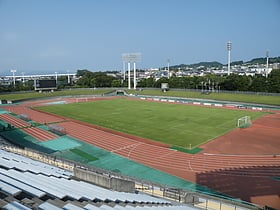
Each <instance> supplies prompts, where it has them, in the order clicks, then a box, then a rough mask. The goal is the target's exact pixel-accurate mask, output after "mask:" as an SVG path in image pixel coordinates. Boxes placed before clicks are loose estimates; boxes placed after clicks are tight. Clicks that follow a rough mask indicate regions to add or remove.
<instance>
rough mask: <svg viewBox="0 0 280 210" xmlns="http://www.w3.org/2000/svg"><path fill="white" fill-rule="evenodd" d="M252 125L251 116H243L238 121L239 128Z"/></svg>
mask: <svg viewBox="0 0 280 210" xmlns="http://www.w3.org/2000/svg"><path fill="white" fill-rule="evenodd" d="M251 125H252V121H251V117H250V116H244V117H241V118H239V119H238V121H237V126H238V128H248V127H249V126H251Z"/></svg>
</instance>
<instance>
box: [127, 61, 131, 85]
mask: <svg viewBox="0 0 280 210" xmlns="http://www.w3.org/2000/svg"><path fill="white" fill-rule="evenodd" d="M127 68H128V89H130V88H131V84H130V61H129V62H128V64H127Z"/></svg>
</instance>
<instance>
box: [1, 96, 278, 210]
mask: <svg viewBox="0 0 280 210" xmlns="http://www.w3.org/2000/svg"><path fill="white" fill-rule="evenodd" d="M120 92H121V94H120ZM109 103H115V104H116V103H119V104H120V107H121V108H123V109H124V110H127V109H129V108H130V107H131V106H130V107H129V106H128V105H129V104H130V103H131V104H133V106H135V103H139V104H140V103H141V104H144V105H143V107H144V108H141V109H140V107H136V108H137V109H136V110H135V111H134V113H133V112H132V113H131V112H128V111H127V112H120V111H118V109H117V107H116V105H115V104H114V105H113V106H115V108H116V109H114V108H110V107H109V108H108V109H106V108H107V107H106V106H107V104H109ZM126 105H127V107H126ZM154 105H156V107H155V108H154V109H153V110H152V113H154V114H153V115H151V114H150V116H151V119H148V121H145V123H146V126H143V127H147V130H144V129H141V131H143V130H144V131H145V132H144V133H143V134H140V133H139V135H138V133H137V132H140V131H138V130H137V128H139V125H137V124H135V126H134V124H132V123H131V124H129V125H127V126H124V127H127V130H128V131H127V132H126V130H121V129H118V128H116V127H114V126H115V125H113V123H112V122H110V121H113V120H110V119H111V118H110V116H112V115H115V114H116V116H117V118H114V121H117V120H116V119H118V118H120V116H123V115H124V116H125V118H130V117H131V115H133V116H132V119H134V120H135V121H137V119H135V116H137V117H138V118H139V121H140V118H141V115H142V116H145V113H146V112H145V110H148V109H149V111H151V110H150V109H151V107H152V106H154ZM165 105H168V107H167V108H168V109H173V108H174V106H176V109H177V110H178V109H179V108H178V107H180V109H182V110H185V109H191V108H192V107H200V108H202V109H203V110H206V111H207V112H205V113H206V114H203V117H201V116H194V118H188V117H190V116H188V117H184V118H182V119H183V120H182V122H181V124H180V123H179V124H178V123H177V124H176V125H173V127H172V126H170V125H169V124H168V122H169V121H171V120H170V117H169V116H166V115H164V114H163V113H159V114H156V113H157V112H156V111H157V110H158V109H159V108H158V106H165ZM65 106H69V107H70V108H71V106H73V107H72V111H71V114H69V112H68V113H67V112H65V113H64V114H63V112H62V109H61V110H60V112H59V113H61V114H58V113H56V111H49V109H50V108H51V107H62V108H63V109H64V107H65ZM86 106H91V108H92V112H93V113H95V115H93V117H96V119H95V120H96V122H97V121H98V120H100V124H99V123H96V124H95V123H94V124H92V123H89V122H87V121H83V120H80V119H78V118H76V117H75V116H79V115H85V116H84V117H88V116H89V117H90V118H92V115H91V114H90V113H86V114H84V113H83V112H82V111H83V109H85V107H86ZM98 106H100V107H102V108H103V109H104V110H105V111H106V113H105V112H104V113H101V111H100V109H98ZM177 106H178V107H177ZM47 109H48V111H46V110H47ZM95 109H96V112H94V110H95ZM73 110H74V111H73ZM279 110H280V108H279V107H277V106H265V105H256V104H247V103H235V102H224V101H214V100H202V99H186V98H176V97H160V96H144V95H132V94H129V95H128V94H126V92H122V91H111V92H109V93H107V94H102V95H87V96H75V97H74V96H65V97H55V98H50V97H48V98H42V99H33V100H25V101H14V102H11V101H8V102H7V103H5V104H2V105H0V137H1V150H0V156H1V158H0V166H1V167H0V195H1V197H0V208H2V209H225V210H226V209H232V210H233V209H280V190H279V189H280V182H279V180H280V152H279V151H280V144H279V139H280V129H279V127H280V112H279ZM224 111H226V112H225V113H226V114H223V112H224ZM136 112H137V113H136ZM199 112H202V111H199ZM98 113H99V114H100V116H101V117H100V116H99V115H98ZM149 113H151V112H149ZM183 113H184V112H183V111H182V112H180V113H177V115H178V118H179V117H180V115H183ZM211 113H212V114H213V116H214V117H215V118H217V122H219V123H220V124H219V125H213V124H216V121H215V123H214V121H211V120H213V118H211V117H210V115H211ZM218 113H221V116H224V115H227V117H229V118H232V117H231V115H230V114H231V113H233V114H235V115H234V116H235V118H233V119H231V120H230V122H231V123H234V124H235V127H234V128H231V129H229V128H228V127H227V123H226V122H227V121H226V120H227V119H224V118H222V117H221V116H219V115H218ZM107 114H108V115H107ZM118 114H119V115H118ZM134 114H135V115H134ZM154 115H162V116H163V117H165V118H161V119H164V120H163V121H162V123H160V126H156V125H153V124H154V122H155V120H156V119H154V118H153V117H154ZM201 115H202V113H201ZM250 115H251V117H250ZM102 116H103V118H102ZM211 116H212V115H211ZM180 119H181V118H180ZM190 119H191V120H190ZM193 119H195V120H193ZM102 120H103V121H102ZM183 121H184V122H183ZM188 121H197V122H196V123H197V124H196V126H195V127H191V124H187V123H186V122H188ZM205 121H207V123H205V124H206V125H208V126H206V127H200V126H197V125H200V124H203V122H205ZM98 122H99V121H98ZM102 122H103V123H107V124H108V125H111V124H112V126H103V124H102ZM120 123H122V122H121V121H119V122H118V121H117V124H120ZM185 123H186V124H185ZM190 123H191V122H190ZM165 124H167V126H168V127H167V128H166V127H164V125H165ZM181 125H184V126H181ZM188 126H189V127H188ZM134 127H135V128H134ZM161 127H162V129H161ZM221 128H223V129H221ZM130 129H131V130H132V129H135V133H130V132H129V130H130ZM157 129H161V130H160V132H158V131H157V133H162V135H161V136H160V135H159V136H155V137H150V138H149V136H151V135H152V134H153V131H154V130H157ZM166 130H167V131H166ZM180 130H182V132H183V131H185V132H187V133H189V135H190V136H191V137H193V141H191V140H190V141H183V143H180V142H179V141H178V143H177V142H176V141H175V140H174V144H171V143H170V142H165V141H160V139H164V138H166V139H168V138H170V139H171V140H172V138H174V136H177V133H178V135H180V132H178V131H180ZM212 131H213V132H212ZM166 132H167V133H166ZM168 133H169V136H167V134H168ZM175 133H176V135H175ZM204 133H211V136H203V135H202V137H203V138H202V140H201V139H199V138H198V137H197V139H196V136H199V134H204ZM146 134H147V135H146ZM184 135H187V134H186V133H182V136H184ZM191 137H186V138H188V139H189V138H191ZM178 139H179V137H178ZM175 142H176V143H175Z"/></svg>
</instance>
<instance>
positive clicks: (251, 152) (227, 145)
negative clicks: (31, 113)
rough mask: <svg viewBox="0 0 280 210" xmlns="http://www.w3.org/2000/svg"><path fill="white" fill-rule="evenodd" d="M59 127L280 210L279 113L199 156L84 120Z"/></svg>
mask: <svg viewBox="0 0 280 210" xmlns="http://www.w3.org/2000/svg"><path fill="white" fill-rule="evenodd" d="M46 115H47V114H43V115H41V117H44V116H46ZM46 119H47V118H46ZM68 120H69V119H68ZM58 125H60V126H62V127H64V128H65V129H66V132H67V134H69V135H71V136H73V137H75V138H78V139H81V140H83V141H86V142H88V143H90V144H93V145H95V146H98V147H101V148H103V149H106V150H108V151H111V152H114V153H116V154H119V155H122V156H124V157H127V158H129V159H132V160H135V161H137V162H140V163H142V164H144V165H147V166H151V167H153V168H156V169H159V170H162V171H165V172H167V173H170V174H173V175H175V176H178V177H181V178H184V179H187V180H191V181H194V182H196V183H198V184H202V185H205V186H208V187H210V188H212V189H215V190H217V191H220V192H223V193H226V194H229V195H231V196H234V197H236V198H241V199H242V200H245V201H249V202H254V203H256V204H260V205H270V206H272V207H274V208H278V207H279V208H280V197H279V189H280V183H279V181H276V180H273V179H272V177H280V156H279V154H280V153H279V151H280V150H279V145H280V144H279V137H280V135H279V134H280V133H278V132H279V130H280V129H279V127H280V117H279V113H278V114H275V115H269V116H266V117H264V118H263V121H262V120H257V121H255V122H254V124H253V126H251V127H250V128H247V129H236V130H235V131H233V132H231V133H230V134H226V135H224V136H223V137H221V138H218V139H216V140H214V141H211V142H209V143H207V144H205V145H203V148H204V151H203V152H204V153H200V154H195V155H191V154H186V153H182V152H179V151H175V150H171V149H169V148H166V147H162V146H156V145H152V144H149V143H147V142H142V141H137V139H134V138H130V137H128V136H122V135H121V134H120V135H116V133H115V134H113V133H111V132H109V131H107V132H105V131H102V130H99V129H96V128H93V127H91V126H87V125H85V124H84V123H83V124H82V123H78V121H75V122H62V123H59V124H58ZM273 154H276V155H273ZM277 154H278V155H277Z"/></svg>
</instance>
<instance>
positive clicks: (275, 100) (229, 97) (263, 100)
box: [0, 88, 280, 106]
mask: <svg viewBox="0 0 280 210" xmlns="http://www.w3.org/2000/svg"><path fill="white" fill-rule="evenodd" d="M116 89H117V88H116ZM112 90H113V89H69V90H62V91H55V92H53V93H38V92H22V93H11V94H1V95H0V99H6V100H12V101H17V100H24V99H34V98H46V97H56V96H76V95H101V94H104V93H107V92H110V91H112ZM128 92H129V93H137V94H142V95H151V96H172V97H183V98H203V99H213V100H223V101H238V102H246V103H257V104H267V105H278V106H280V96H267V95H256V94H252V95H250V94H230V93H211V94H209V95H206V94H201V93H200V92H193V91H184V90H181V91H178V90H170V91H167V92H165V93H164V92H162V91H161V89H153V90H150V89H144V90H143V91H136V90H129V91H128Z"/></svg>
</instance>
